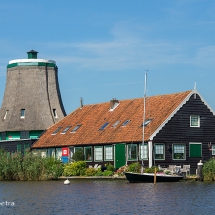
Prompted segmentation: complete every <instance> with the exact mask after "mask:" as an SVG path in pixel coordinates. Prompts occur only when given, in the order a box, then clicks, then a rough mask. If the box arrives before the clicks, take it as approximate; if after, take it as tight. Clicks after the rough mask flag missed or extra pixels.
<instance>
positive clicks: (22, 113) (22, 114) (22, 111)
mask: <svg viewBox="0 0 215 215" xmlns="http://www.w3.org/2000/svg"><path fill="white" fill-rule="evenodd" d="M20 118H21V119H24V118H25V109H21V110H20Z"/></svg>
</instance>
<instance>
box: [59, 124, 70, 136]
mask: <svg viewBox="0 0 215 215" xmlns="http://www.w3.org/2000/svg"><path fill="white" fill-rule="evenodd" d="M70 128H71V126H70V125H69V126H67V127H66V128H65V129H64V130H63V131H62V132H61V134H65V133H66V132H67V131H68V130H69V129H70Z"/></svg>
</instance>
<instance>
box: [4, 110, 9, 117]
mask: <svg viewBox="0 0 215 215" xmlns="http://www.w3.org/2000/svg"><path fill="white" fill-rule="evenodd" d="M8 112H9V110H6V111H5V114H4V118H3V119H6V118H7V114H8Z"/></svg>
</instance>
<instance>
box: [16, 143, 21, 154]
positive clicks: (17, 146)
mask: <svg viewBox="0 0 215 215" xmlns="http://www.w3.org/2000/svg"><path fill="white" fill-rule="evenodd" d="M16 150H17V152H20V153H21V151H22V144H17V145H16Z"/></svg>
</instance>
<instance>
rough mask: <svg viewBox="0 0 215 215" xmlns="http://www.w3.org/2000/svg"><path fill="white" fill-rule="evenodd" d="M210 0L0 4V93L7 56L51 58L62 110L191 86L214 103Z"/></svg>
mask: <svg viewBox="0 0 215 215" xmlns="http://www.w3.org/2000/svg"><path fill="white" fill-rule="evenodd" d="M214 10H215V1H214V0H189V1H187V0H180V1H178V0H171V1H170V0H162V1H161V0H132V1H131V0H130V1H128V0H127V1H125V0H108V1H105V0H76V1H73V0H61V1H59V0H55V1H44V0H37V1H27V0H19V1H11V0H1V4H0V100H2V99H3V94H4V88H5V83H6V66H7V64H8V61H9V60H14V59H20V58H27V54H26V52H27V51H29V50H31V49H34V50H36V51H38V52H39V53H38V58H42V59H49V60H55V61H56V64H57V66H58V69H59V73H58V77H59V84H60V90H61V96H62V99H63V103H64V106H65V109H66V112H67V114H68V113H70V112H72V111H74V110H75V109H76V108H78V107H79V105H80V97H82V98H83V102H84V104H94V103H101V102H106V101H109V100H110V99H112V98H117V99H119V100H122V99H131V98H139V97H143V94H144V73H145V71H146V70H148V87H147V95H148V96H151V95H157V94H169V93H175V92H181V91H186V90H192V89H193V88H194V84H195V82H196V86H197V90H198V91H199V93H200V94H201V95H202V96H203V98H204V99H205V100H206V101H207V103H208V104H209V105H210V106H211V107H212V109H213V110H215V36H214V35H215V13H214Z"/></svg>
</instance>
